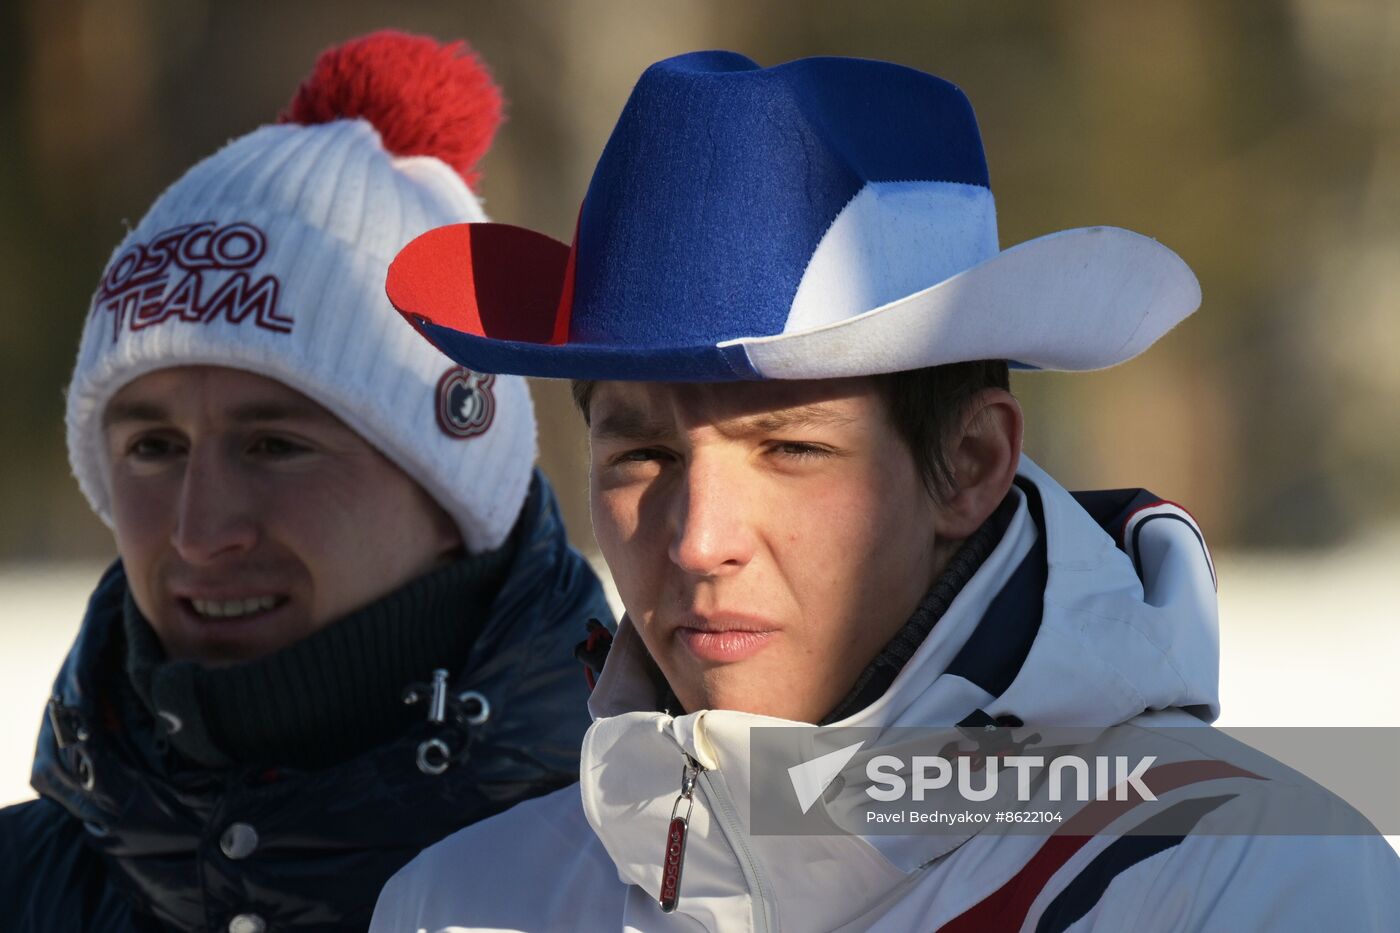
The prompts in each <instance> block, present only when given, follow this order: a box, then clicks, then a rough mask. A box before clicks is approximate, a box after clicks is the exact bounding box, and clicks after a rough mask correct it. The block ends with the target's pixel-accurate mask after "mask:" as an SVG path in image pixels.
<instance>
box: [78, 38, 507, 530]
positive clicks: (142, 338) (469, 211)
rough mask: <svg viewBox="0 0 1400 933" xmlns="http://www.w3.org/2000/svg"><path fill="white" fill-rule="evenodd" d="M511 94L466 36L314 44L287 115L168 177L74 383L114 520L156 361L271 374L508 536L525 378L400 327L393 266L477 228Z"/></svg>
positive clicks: (99, 499)
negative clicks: (132, 420) (128, 438)
mask: <svg viewBox="0 0 1400 933" xmlns="http://www.w3.org/2000/svg"><path fill="white" fill-rule="evenodd" d="M501 108H502V101H501V95H500V91H499V89H498V88H497V87H496V86H495V85H494V83H493V82H492V80H491V77H490V75H489V73H488V72H487V71H486V68H485V66H484V65H483V64H482V63H481V62H480V60H478V59H477V58H476V56H475V54H474V53H473V52H472V51H471V50H470V49H469V48H468V47H467V46H466V44H465V43H463V42H456V43H451V44H446V45H440V44H438V43H437V42H435V41H433V40H431V39H427V38H421V37H416V36H409V35H404V34H402V33H395V32H380V33H375V34H373V35H369V36H366V37H363V38H360V39H356V40H353V41H350V42H348V43H346V44H344V45H341V46H338V47H336V48H333V49H330V50H328V51H327V52H325V53H323V54H322V56H321V57H320V59H319V60H318V61H317V63H316V66H315V68H314V70H313V72H312V74H311V75H310V76H309V77H308V78H307V80H306V81H305V82H304V83H303V84H302V86H301V87H300V89H299V90H298V91H297V94H296V96H295V98H294V99H293V100H292V103H291V105H290V106H289V107H288V109H287V111H286V112H285V113H283V114H282V116H281V119H280V121H279V122H278V123H276V124H274V125H268V126H263V127H261V128H259V129H257V130H254V131H253V132H251V133H249V134H248V135H246V136H243V137H241V138H238V139H235V140H233V141H232V142H230V143H228V144H227V145H226V146H224V147H223V148H222V149H220V150H219V151H218V152H216V153H214V154H213V155H211V156H209V157H208V158H206V159H204V160H203V161H202V162H200V163H198V164H197V165H195V166H194V167H193V168H192V169H190V170H189V171H188V172H187V173H186V174H185V175H184V176H183V177H182V178H181V179H180V180H179V181H177V182H175V183H174V184H173V185H171V186H170V187H169V188H168V189H167V190H166V191H165V192H164V193H163V194H162V195H161V196H160V197H159V198H158V199H157V200H156V202H155V204H154V205H153V206H152V207H151V209H150V212H149V213H147V214H146V216H145V217H144V218H143V219H142V220H141V222H140V223H139V224H138V225H137V226H136V228H135V229H134V230H132V231H131V232H130V233H129V234H128V235H127V236H126V238H125V239H124V240H123V241H122V243H121V244H120V245H119V246H118V247H117V249H116V251H115V252H114V253H113V255H112V258H111V260H110V261H109V262H108V264H107V267H106V269H105V270H104V272H103V276H102V280H101V282H100V284H99V285H98V288H97V291H96V294H95V295H94V296H93V299H92V304H91V306H90V308H89V311H88V317H87V323H86V325H85V327H84V329H83V336H82V341H81V344H80V346H79V352H78V359H77V363H76V366H75V368H74V372H73V380H72V382H71V384H70V385H69V388H68V399H67V433H68V454H69V459H70V462H71V464H72V468H73V473H74V475H75V476H76V477H77V480H78V484H79V485H80V486H81V487H82V490H83V493H84V494H85V495H86V496H87V498H88V501H89V502H90V503H91V505H92V508H93V510H94V511H96V512H97V514H98V515H99V516H100V517H101V518H102V519H103V520H104V521H105V522H107V523H108V524H109V525H110V524H112V515H111V498H110V492H111V491H110V481H109V469H108V467H109V464H108V455H107V452H106V445H105V443H104V440H103V434H102V424H101V420H102V416H103V412H104V411H105V409H106V407H107V403H108V401H109V400H110V399H111V398H112V396H113V394H114V393H116V392H117V391H118V390H119V389H120V388H121V387H122V386H124V385H126V384H127V383H129V382H131V381H132V380H134V379H136V378H138V377H140V376H142V375H145V374H146V373H149V372H152V371H154V370H158V369H165V368H169V367H175V366H191V365H211V366H227V367H231V368H235V369H242V370H247V371H249V372H253V373H257V374H260V375H263V376H267V377H270V378H272V379H276V380H278V381H279V382H282V383H284V384H286V385H287V386H289V387H291V388H293V389H295V390H297V391H299V392H301V393H303V394H305V395H307V396H309V397H310V398H312V399H314V400H315V401H317V402H318V403H320V404H321V405H323V406H325V407H326V408H327V409H329V410H330V411H331V412H333V413H334V414H335V415H336V416H337V417H339V418H340V419H341V420H343V421H344V422H345V423H346V424H348V425H349V426H350V427H351V428H353V429H354V430H355V431H357V432H359V434H360V435H361V436H363V437H364V438H365V439H366V440H367V441H369V443H371V444H373V445H374V446H375V447H376V448H378V449H379V450H380V451H381V452H383V453H384V454H385V455H386V456H388V457H389V458H390V459H391V460H392V461H393V462H394V463H395V464H397V465H398V466H399V468H400V469H402V470H403V471H404V472H405V473H407V474H408V475H409V476H410V477H412V478H413V479H414V480H415V481H416V482H418V483H419V484H420V485H421V486H423V488H424V489H426V490H427V492H428V493H429V495H431V496H432V497H433V498H434V499H435V500H436V501H437V502H438V504H440V505H441V506H442V507H443V508H444V509H446V510H447V512H448V513H449V514H450V515H451V516H452V517H453V518H454V519H455V520H456V523H457V526H458V528H459V529H460V530H461V533H462V536H463V542H464V544H465V545H466V547H467V549H468V550H469V551H474V552H475V551H484V550H489V549H492V548H495V547H498V546H499V545H500V544H501V543H502V542H503V541H504V540H505V538H506V536H507V535H508V534H509V532H510V529H511V528H512V526H513V525H514V523H515V520H516V517H517V515H518V514H519V512H520V508H521V505H522V503H523V502H524V499H525V494H526V492H527V490H528V487H529V483H530V476H531V470H532V467H533V464H534V459H535V419H534V411H533V409H532V407H531V401H530V396H529V392H528V389H527V387H526V385H525V382H524V380H523V379H521V378H519V377H516V376H492V375H486V374H481V373H476V372H472V371H471V370H468V369H464V368H462V367H460V366H458V365H456V364H455V363H453V362H452V361H451V360H449V359H447V358H446V357H444V356H442V355H441V354H440V353H439V352H438V351H437V350H435V349H434V348H432V347H431V346H429V345H428V344H427V343H426V342H424V341H423V340H421V339H420V338H419V337H418V336H417V335H416V334H414V333H413V332H412V331H411V330H409V329H408V328H406V327H404V326H403V324H402V322H401V321H400V320H399V315H398V313H397V312H395V310H394V309H393V307H392V306H391V305H390V304H389V301H388V299H387V298H386V297H385V294H384V276H385V270H386V268H387V266H388V264H389V261H390V260H391V259H392V258H393V257H394V254H395V253H396V252H397V251H398V250H399V249H401V248H402V247H403V246H404V244H406V243H407V242H408V241H410V240H411V239H413V238H414V237H416V236H418V235H419V234H421V233H423V232H424V231H426V230H429V229H432V228H434V227H438V226H441V225H443V224H451V223H461V222H469V221H470V222H481V221H485V220H486V219H487V218H486V215H485V213H484V212H483V210H482V208H481V204H480V202H479V201H478V200H477V197H476V196H475V195H474V194H473V192H472V190H471V188H470V187H468V184H469V183H474V182H475V181H476V176H475V175H474V174H473V171H474V166H475V165H476V163H477V161H478V160H479V159H480V158H481V156H482V155H483V154H484V153H485V152H486V150H487V148H488V147H489V146H490V143H491V139H492V137H493V135H494V134H495V131H496V128H497V126H498V125H499V124H500V121H501Z"/></svg>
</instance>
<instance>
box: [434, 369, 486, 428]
mask: <svg viewBox="0 0 1400 933" xmlns="http://www.w3.org/2000/svg"><path fill="white" fill-rule="evenodd" d="M495 381H496V377H495V376H493V375H491V374H490V373H476V372H472V371H471V370H470V369H467V368H466V367H464V366H454V367H452V368H451V369H449V370H448V371H447V372H445V373H443V374H442V378H441V379H439V380H438V385H437V419H438V427H440V428H442V433H444V434H446V435H447V436H448V437H455V438H457V439H459V440H461V439H465V438H468V437H476V436H477V435H479V434H485V433H486V431H487V429H489V428H490V427H491V422H492V421H494V420H495V418H496V394H495V392H494V391H493V390H492V388H491V386H492V385H493V384H494V383H495Z"/></svg>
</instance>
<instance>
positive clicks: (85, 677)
mask: <svg viewBox="0 0 1400 933" xmlns="http://www.w3.org/2000/svg"><path fill="white" fill-rule="evenodd" d="M500 112H501V98H500V94H499V91H498V90H497V88H496V87H495V86H494V85H493V84H492V82H491V79H490V77H489V75H488V74H487V72H486V70H485V68H484V66H483V65H482V64H481V63H480V62H479V61H478V60H477V59H476V58H475V56H474V55H473V54H472V53H471V52H470V50H468V49H467V48H466V47H465V44H464V43H456V44H452V45H446V46H439V45H438V44H437V43H435V42H433V41H431V40H428V39H421V38H417V37H411V36H406V35H402V34H396V33H378V34H375V35H372V36H368V37H366V38H363V39H359V40H356V41H352V42H349V43H347V44H345V45H343V46H341V47H339V48H336V49H332V50H330V51H328V52H327V53H325V54H324V55H323V56H322V57H321V59H320V60H319V61H318V63H317V65H316V68H315V70H314V72H313V74H312V75H311V76H310V78H309V79H308V80H307V81H306V82H305V83H304V84H303V86H302V87H301V88H300V90H299V91H298V93H297V95H296V97H295V98H294V100H293V101H292V104H291V106H290V107H289V108H288V110H287V112H286V113H285V114H283V116H282V119H281V120H280V121H279V122H278V123H277V124H276V125H269V126H264V127H262V128H260V129H258V130H256V131H254V132H252V133H250V134H248V135H247V136H244V137H242V138H239V139H236V140H234V141H233V142H231V143H229V144H228V145H227V146H225V147H224V148H223V149H222V150H220V151H219V152H217V153H215V154H214V155H212V156H210V157H209V158H207V159H205V160H204V161H202V162H200V163H199V164H198V165H196V166H195V167H194V168H192V169H191V170H190V171H189V172H188V173H186V174H185V176H184V177H183V178H181V179H180V180H179V181H177V182H176V183H175V184H174V185H172V186H171V187H170V188H169V189H168V190H167V191H166V192H165V193H164V194H163V195H162V196H161V197H160V198H159V199H158V200H157V201H156V203H155V205H154V206H153V207H152V208H151V210H150V212H149V213H148V214H147V215H146V216H145V218H144V219H143V220H142V221H141V223H140V224H138V225H137V226H136V228H135V229H134V230H132V231H131V232H130V234H129V235H128V236H127V237H126V239H125V240H124V241H123V242H122V243H121V244H120V245H119V246H118V248H117V250H116V251H115V252H114V254H113V256H112V259H111V261H110V262H109V263H108V265H107V268H106V270H105V271H104V273H103V276H102V280H101V282H100V283H99V285H98V287H97V290H96V293H95V295H94V297H93V301H92V305H91V308H90V310H89V312H88V318H87V324H86V327H85V328H84V331H83V336H82V342H81V346H80V349H79V354H78V360H77V364H76V367H75V369H74V373H73V379H72V383H71V385H70V386H69V389H68V412H67V426H68V446H69V454H70V458H71V461H72V466H73V471H74V474H75V475H76V477H77V480H78V483H79V485H80V486H81V487H82V490H83V492H84V493H85V494H86V496H87V497H88V500H89V502H90V503H91V504H92V507H93V509H94V510H95V511H96V512H97V514H98V515H99V516H101V517H102V518H103V520H104V521H106V522H107V523H108V524H109V525H110V526H111V527H112V528H113V532H114V534H115V537H116V542H117V550H118V552H119V554H120V557H121V560H120V561H118V562H117V563H116V564H114V565H113V566H112V567H111V568H110V569H109V570H108V571H107V573H106V574H105V575H104V576H103V578H102V580H101V581H100V582H99V584H98V586H97V589H96V591H95V593H94V594H93V596H92V599H91V602H90V604H89V608H88V614H87V617H86V619H85V621H84V623H83V626H82V629H81V632H80V633H79V636H78V639H77V642H76V644H75V645H74V647H73V649H72V651H71V653H70V654H69V657H68V660H67V662H66V663H65V664H64V666H63V669H62V671H61V672H60V674H59V676H58V680H57V682H56V684H55V686H54V692H53V697H52V699H51V700H50V702H49V706H48V715H47V719H46V722H45V725H44V727H43V730H42V733H41V735H40V740H39V748H38V754H37V757H36V759H35V764H34V772H33V783H34V787H35V788H36V789H37V790H38V791H39V793H40V795H41V796H40V799H39V800H36V801H32V802H29V803H25V804H21V805H18V806H15V807H12V808H9V809H7V810H5V811H3V812H0V865H2V866H3V873H0V904H4V905H5V907H6V908H7V909H8V912H9V917H10V919H11V920H15V921H17V922H18V924H19V926H18V928H19V929H23V930H35V931H40V930H42V931H53V930H79V929H81V930H89V931H90V930H130V929H142V930H146V929H170V930H211V931H212V930H228V931H232V933H259V931H264V930H343V929H353V928H356V927H361V928H363V927H364V926H365V925H366V924H367V923H368V921H369V917H370V912H371V909H372V907H373V904H374V899H375V895H376V893H377V892H378V890H379V888H380V887H381V885H382V884H383V883H384V881H385V880H386V879H387V878H388V877H389V876H390V875H392V874H393V873H394V871H396V870H397V869H398V868H399V867H400V866H401V865H402V864H403V863H404V862H406V861H407V860H408V859H409V858H410V857H411V856H412V855H413V854H414V853H415V852H417V851H418V850H419V849H421V848H422V847H423V846H424V845H426V844H428V843H430V842H432V841H434V840H436V839H438V838H440V837H441V836H443V835H445V834H446V833H448V832H451V831H452V830H454V829H456V828H459V827H462V826H464V825H466V824H469V823H471V822H474V821H475V820H478V819H480V818H482V817H484V816H487V815H489V814H492V813H495V812H497V811H500V810H503V809H505V808H507V807H509V806H511V805H512V804H513V803H515V802H517V801H519V800H522V799H524V798H528V797H532V796H535V795H538V794H541V793H545V792H548V791H551V790H554V789H556V788H559V787H562V786H564V785H566V784H568V783H571V782H572V781H574V780H575V779H576V778H577V767H578V753H577V749H578V743H579V740H580V737H581V736H582V734H583V731H584V729H585V728H586V726H587V722H588V718H587V713H586V709H585V703H586V690H587V687H586V684H585V679H584V672H583V671H582V670H581V669H580V668H579V665H578V662H577V661H576V660H575V659H574V657H573V647H574V645H575V643H576V642H578V641H579V640H580V638H582V637H583V636H584V635H585V634H587V632H588V622H589V620H590V619H591V618H592V619H607V618H609V615H608V609H607V605H606V602H605V601H604V599H603V596H602V592H601V588H600V586H599V583H598V581H597V579H596V577H595V576H594V575H593V574H592V572H591V571H590V570H589V568H588V566H587V564H586V563H585V562H584V561H583V560H582V558H581V557H580V556H579V555H578V554H577V553H576V552H574V551H573V550H571V549H570V547H569V546H568V543H567V540H566V538H565V534H564V528H563V526H562V524H561V521H560V517H559V513H558V509H557V507H556V505H555V502H554V499H553V495H552V493H551V491H550V489H549V486H548V484H547V483H546V482H545V480H544V478H543V476H541V475H540V474H539V473H538V472H537V471H536V470H535V469H534V467H533V462H534V456H535V422H534V414H533V410H532V407H531V401H530V397H529V394H528V391H527V388H526V385H525V382H524V380H523V379H521V378H520V377H515V376H490V375H483V374H479V373H476V372H473V371H471V370H469V369H466V368H463V367H460V366H458V365H456V364H454V363H453V362H452V361H451V360H449V359H448V358H446V357H444V356H442V355H441V354H439V353H438V352H437V351H436V350H434V349H433V348H432V347H430V346H428V345H427V344H426V343H424V342H423V341H422V340H420V339H419V338H418V337H417V336H416V335H415V334H413V333H412V332H411V331H410V330H409V329H407V328H405V327H404V326H403V324H402V322H401V320H399V317H398V315H397V314H396V313H395V311H394V309H393V308H392V307H391V306H390V305H389V303H388V301H387V299H386V297H385V294H384V270H385V267H386V266H387V264H388V261H389V260H390V259H391V258H392V257H393V255H394V254H395V252H396V251H397V250H399V249H400V248H401V247H402V246H403V245H404V244H405V243H407V242H408V241H409V240H411V239H412V238H413V237H415V236H417V235H418V234H420V233H422V232H423V231H425V230H428V229H431V228H433V227H436V226H439V225H441V224H445V223H454V222H464V221H484V220H486V216H485V214H484V213H483V211H482V209H481V206H480V203H479V202H478V200H477V198H476V196H475V195H474V194H473V192H472V189H471V188H470V187H469V183H471V182H474V181H475V178H474V176H473V175H472V170H473V166H474V165H475V164H476V162H477V160H478V159H479V158H480V157H481V155H482V154H483V153H484V152H485V151H486V149H487V147H488V146H489V144H490V140H491V137H492V135H493V134H494V132H495V129H496V126H497V124H498V123H499V121H500ZM598 632H599V628H598V626H596V625H595V626H594V633H595V634H594V638H595V640H596V638H597V636H598ZM7 928H10V929H14V927H13V926H10V927H7Z"/></svg>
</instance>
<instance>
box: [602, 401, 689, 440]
mask: <svg viewBox="0 0 1400 933" xmlns="http://www.w3.org/2000/svg"><path fill="white" fill-rule="evenodd" d="M590 433H591V434H592V435H593V437H594V438H597V439H598V440H609V441H658V440H661V439H662V438H665V437H669V436H670V435H671V434H672V433H673V429H672V427H671V425H669V424H667V423H665V422H662V421H660V420H657V419H655V418H648V417H647V415H646V413H645V412H643V411H641V410H640V409H637V408H631V407H627V406H618V407H614V408H612V409H610V410H609V411H608V412H607V413H606V414H605V415H604V416H603V417H602V418H600V419H598V420H597V421H595V422H594V423H593V426H592V429H591V431H590Z"/></svg>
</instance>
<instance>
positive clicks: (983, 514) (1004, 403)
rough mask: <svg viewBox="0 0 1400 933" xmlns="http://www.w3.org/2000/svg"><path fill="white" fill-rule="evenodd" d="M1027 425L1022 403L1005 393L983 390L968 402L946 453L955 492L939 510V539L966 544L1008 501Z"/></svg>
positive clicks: (950, 491) (942, 498)
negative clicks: (1007, 497) (1005, 500)
mask: <svg viewBox="0 0 1400 933" xmlns="http://www.w3.org/2000/svg"><path fill="white" fill-rule="evenodd" d="M1023 426H1024V417H1023V416H1022V414H1021V403H1020V402H1018V401H1016V397H1015V396H1014V395H1012V394H1011V393H1010V392H1008V391H1006V390H1005V389H983V390H982V391H981V392H978V393H977V394H976V395H974V396H973V397H972V400H971V401H970V402H968V404H967V407H966V408H965V409H964V411H963V415H962V421H961V423H960V425H959V430H958V431H957V432H956V433H955V434H954V435H953V436H952V437H951V438H949V439H948V442H947V446H946V447H945V448H944V449H945V453H946V456H947V458H948V466H949V468H950V469H951V471H952V479H953V487H952V489H950V490H947V491H946V492H945V493H944V495H943V496H942V497H941V499H940V501H939V503H938V504H937V506H936V507H935V514H936V518H935V522H936V526H935V531H936V532H937V535H938V537H939V538H941V539H943V540H944V541H949V542H955V541H961V540H962V539H963V538H966V537H967V536H968V535H970V534H972V533H973V532H974V531H976V530H977V529H978V528H979V527H981V525H982V523H983V522H985V521H986V520H987V519H988V517H990V516H991V514H992V513H993V512H994V511H996V508H997V506H998V505H1000V504H1001V500H1002V499H1004V498H1006V493H1007V490H1009V489H1010V488H1011V481H1012V480H1013V479H1015V478H1016V467H1017V465H1018V464H1019V463H1020V461H1021V432H1022V428H1023Z"/></svg>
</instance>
